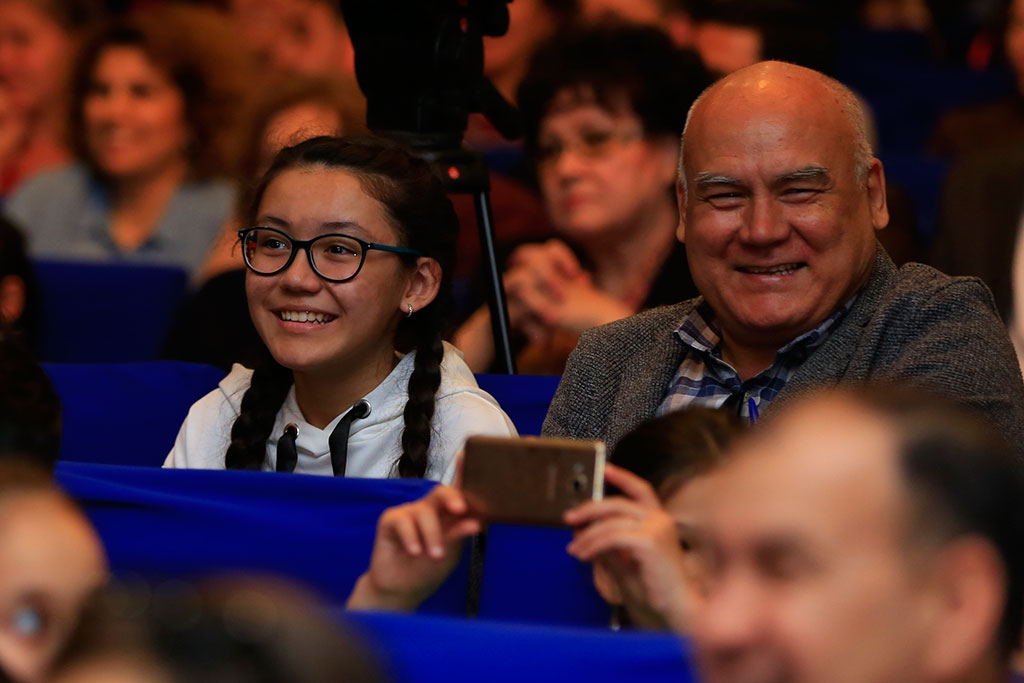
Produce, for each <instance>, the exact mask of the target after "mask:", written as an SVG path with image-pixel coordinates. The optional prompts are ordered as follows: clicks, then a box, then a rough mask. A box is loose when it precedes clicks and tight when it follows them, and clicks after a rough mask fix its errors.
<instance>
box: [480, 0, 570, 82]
mask: <svg viewBox="0 0 1024 683" xmlns="http://www.w3.org/2000/svg"><path fill="white" fill-rule="evenodd" d="M578 11H579V5H578V0H516V1H515V2H511V3H509V4H508V14H509V22H508V31H506V32H505V34H504V35H501V36H485V37H484V75H485V76H487V77H488V78H490V79H491V82H492V83H494V86H495V87H496V88H497V89H498V92H500V93H501V94H502V95H504V96H505V99H507V100H509V101H510V102H515V101H516V91H517V90H518V89H519V84H520V82H521V81H522V80H523V77H525V76H526V72H527V70H528V69H529V68H530V63H531V60H532V59H533V55H534V53H535V52H536V51H537V48H538V47H539V46H540V45H541V44H542V43H543V42H544V41H546V40H548V39H549V38H551V37H552V36H553V35H555V34H556V33H559V32H560V31H561V30H562V29H564V28H565V27H566V26H568V25H569V23H570V22H571V21H572V20H573V19H574V18H575V16H576V14H577V12H578Z"/></svg>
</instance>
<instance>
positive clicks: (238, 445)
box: [165, 137, 515, 481]
mask: <svg viewBox="0 0 1024 683" xmlns="http://www.w3.org/2000/svg"><path fill="white" fill-rule="evenodd" d="M250 205H251V210H250V211H249V215H248V216H247V220H248V222H249V224H250V225H252V226H253V227H250V228H247V229H244V230H241V231H240V232H239V237H240V240H241V245H242V252H243V256H244V258H245V262H246V265H247V267H248V269H249V270H248V272H247V274H246V281H245V285H246V295H247V298H248V303H249V312H250V314H251V316H252V320H253V323H254V325H255V326H256V329H257V331H258V332H259V334H260V337H261V338H262V339H263V341H264V343H265V344H266V346H267V349H268V350H269V351H270V354H271V356H272V360H271V361H270V362H268V363H267V364H266V365H265V366H264V367H262V368H260V369H257V370H256V372H252V371H251V370H247V369H245V368H243V367H241V366H239V365H236V366H235V367H234V368H233V369H232V371H231V373H230V374H229V375H228V376H227V377H226V378H225V379H224V380H223V381H222V382H221V384H220V386H219V387H218V389H216V390H214V391H213V392H211V393H210V394H208V395H207V396H206V397H204V398H202V399H201V400H200V401H198V402H197V403H196V404H195V405H194V406H192V409H191V410H190V411H189V415H188V417H187V418H186V420H185V423H184V424H183V425H182V428H181V431H180V432H179V434H178V439H177V441H176V443H175V445H174V449H173V450H172V451H171V453H170V455H169V456H168V458H167V461H166V462H165V466H166V467H200V468H219V467H227V468H228V469H270V470H277V471H288V472H291V471H295V472H307V473H315V474H327V475H331V474H333V475H335V476H342V475H346V476H358V477H390V476H400V477H426V478H429V479H436V480H441V481H450V480H451V479H452V478H453V476H454V471H455V464H454V455H455V453H456V452H457V451H458V450H460V449H461V448H462V442H463V440H464V439H465V437H466V436H467V435H469V434H471V433H485V434H498V435H508V434H514V433H515V428H514V427H513V426H512V423H511V422H510V421H509V419H508V417H507V416H506V415H505V414H504V412H502V410H501V408H499V407H498V405H497V403H495V401H494V399H492V398H491V397H490V396H489V395H487V394H486V393H485V392H483V391H482V390H480V388H479V387H478V386H477V384H476V381H475V379H474V378H473V375H472V373H471V372H470V370H469V368H468V367H467V366H466V364H465V363H464V362H463V360H462V358H461V354H459V352H458V351H457V350H455V349H454V347H451V346H447V345H445V344H444V343H443V342H442V341H441V322H442V320H443V314H444V308H445V306H446V305H447V303H448V299H449V298H450V296H451V292H450V273H451V272H452V268H453V265H454V264H453V261H454V253H455V241H456V236H457V234H458V222H457V220H456V218H455V214H454V212H453V210H452V206H451V202H449V200H448V198H447V197H446V196H445V194H444V189H443V186H442V185H441V183H440V181H439V180H438V179H437V178H435V177H434V176H433V174H432V173H431V170H430V168H429V166H428V165H427V164H426V163H424V162H422V161H420V160H418V159H416V158H414V157H412V156H410V155H409V154H408V153H407V152H405V151H404V150H403V149H401V148H399V147H397V146H395V145H393V144H390V143H387V142H384V141H382V140H379V139H376V138H326V137H320V138H314V139H312V140H308V141H306V142H303V143H301V144H298V145H296V146H294V147H288V148H286V149H284V150H283V151H282V152H281V153H280V154H279V155H278V156H277V158H276V159H275V160H274V162H273V164H271V166H270V169H269V170H268V171H267V173H266V174H265V176H264V177H263V179H262V181H261V182H260V184H259V185H258V186H257V187H256V190H255V192H254V198H253V201H252V202H251V204H250ZM300 252H301V253H300ZM403 354H404V355H403Z"/></svg>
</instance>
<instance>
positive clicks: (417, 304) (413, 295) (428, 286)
mask: <svg viewBox="0 0 1024 683" xmlns="http://www.w3.org/2000/svg"><path fill="white" fill-rule="evenodd" d="M440 288H441V264H440V263H438V262H437V261H435V260H434V259H432V258H429V257H427V256H421V257H419V258H418V259H416V265H415V267H414V268H413V270H412V273H411V274H410V275H409V279H408V280H407V281H406V285H405V292H404V294H403V296H402V302H401V309H400V310H401V311H402V313H403V314H408V313H409V307H410V306H411V307H412V311H413V312H414V313H415V312H416V311H419V310H422V309H424V308H426V307H427V306H428V305H429V304H430V302H431V301H433V300H434V298H435V297H437V292H438V290H439V289H440Z"/></svg>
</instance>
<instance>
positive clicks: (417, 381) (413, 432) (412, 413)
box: [398, 306, 444, 478]
mask: <svg viewBox="0 0 1024 683" xmlns="http://www.w3.org/2000/svg"><path fill="white" fill-rule="evenodd" d="M430 308H431V307H430V306H428V307H427V308H425V309H424V310H423V311H422V312H421V313H418V314H416V315H414V316H413V318H410V320H409V322H410V323H412V321H413V320H414V319H416V317H417V316H420V317H419V319H418V320H417V321H416V322H417V323H418V326H420V327H422V328H424V329H423V330H422V332H421V334H422V336H420V337H419V338H418V343H417V344H416V358H415V359H414V361H415V362H414V365H413V371H412V375H410V377H409V400H408V401H407V402H406V404H405V430H404V431H403V432H402V457H401V458H400V459H399V460H398V476H400V477H405V478H417V477H419V478H422V477H423V475H424V474H425V473H426V471H427V452H428V450H429V448H430V421H431V419H433V417H434V396H435V394H437V388H438V387H439V386H440V385H441V359H442V358H443V357H444V346H443V344H442V342H441V325H440V322H439V321H438V322H435V321H433V320H429V318H432V317H436V316H437V313H438V310H440V309H434V310H433V311H431V310H430ZM422 321H426V322H422ZM410 326H412V325H410ZM431 332H432V334H431Z"/></svg>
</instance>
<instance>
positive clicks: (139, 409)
mask: <svg viewBox="0 0 1024 683" xmlns="http://www.w3.org/2000/svg"><path fill="white" fill-rule="evenodd" d="M43 367H44V368H45V370H46V372H47V374H49V376H50V379H51V380H52V381H53V384H54V386H55V387H56V389H57V394H58V396H60V400H61V405H62V408H63V421H64V435H63V439H62V441H61V454H60V458H61V460H74V461H78V462H94V463H108V464H116V465H152V466H159V465H162V464H163V462H164V458H166V457H167V454H168V453H169V452H170V451H171V447H172V446H173V445H174V437H175V436H176V435H177V433H178V429H179V428H180V427H181V422H182V420H184V419H185V415H187V414H188V409H189V406H191V405H192V404H193V403H194V402H195V401H196V400H198V399H199V398H200V397H202V396H203V395H205V394H206V393H208V392H209V391H211V390H213V389H214V388H215V387H216V386H217V382H219V381H220V380H221V379H222V378H223V377H224V372H223V371H222V370H218V369H217V368H211V367H208V366H206V365H197V364H194V363H177V362H171V361H164V362H154V363H123V364H114V363H110V364H95V365H94V364H84V363H83V364H78V363H46V364H44V366H43Z"/></svg>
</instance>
